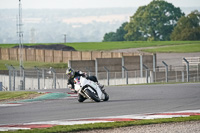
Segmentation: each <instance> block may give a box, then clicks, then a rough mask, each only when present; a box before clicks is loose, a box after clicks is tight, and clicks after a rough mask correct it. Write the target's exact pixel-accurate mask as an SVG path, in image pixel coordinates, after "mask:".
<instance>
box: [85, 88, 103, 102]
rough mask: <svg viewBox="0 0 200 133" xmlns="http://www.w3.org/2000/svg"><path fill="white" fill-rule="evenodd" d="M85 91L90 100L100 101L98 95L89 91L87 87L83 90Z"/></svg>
mask: <svg viewBox="0 0 200 133" xmlns="http://www.w3.org/2000/svg"><path fill="white" fill-rule="evenodd" d="M85 93H86V94H87V95H88V96H89V97H90V98H91V99H92V100H94V101H95V102H100V101H101V100H100V99H99V97H98V96H97V95H96V94H95V93H93V92H91V91H90V90H89V89H86V90H85Z"/></svg>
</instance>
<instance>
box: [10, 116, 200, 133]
mask: <svg viewBox="0 0 200 133" xmlns="http://www.w3.org/2000/svg"><path fill="white" fill-rule="evenodd" d="M199 120H200V116H190V117H177V118H167V119H154V120H137V121H124V122H109V123H95V124H82V125H68V126H55V127H52V128H46V129H32V130H18V131H8V132H7V133H13V132H14V133H37V132H39V133H66V132H75V131H89V130H94V129H113V128H119V127H128V126H137V125H149V124H161V123H172V122H185V121H199ZM105 132H106V131H105Z"/></svg>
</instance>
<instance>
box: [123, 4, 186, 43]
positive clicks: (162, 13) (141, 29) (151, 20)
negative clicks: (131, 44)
mask: <svg viewBox="0 0 200 133" xmlns="http://www.w3.org/2000/svg"><path fill="white" fill-rule="evenodd" d="M183 15H184V13H182V12H181V10H180V8H176V7H174V5H172V4H171V3H168V2H166V1H164V0H153V1H152V2H151V3H150V4H148V5H147V6H141V7H139V8H138V10H137V11H136V13H135V14H134V15H133V16H132V17H131V18H130V22H129V23H128V24H127V25H126V26H125V30H127V32H128V33H127V34H126V35H125V39H126V40H127V41H135V40H170V34H171V32H172V30H173V28H174V27H175V26H176V24H177V21H178V19H179V18H180V17H181V16H183Z"/></svg>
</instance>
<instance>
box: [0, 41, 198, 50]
mask: <svg viewBox="0 0 200 133" xmlns="http://www.w3.org/2000/svg"><path fill="white" fill-rule="evenodd" d="M49 44H52V43H49ZM49 44H47V43H43V45H49ZM182 44H200V41H123V42H80V43H66V44H65V45H67V46H71V47H74V48H75V49H76V50H78V51H103V50H114V49H127V48H143V47H156V46H167V45H182ZM16 45H18V44H0V47H2V48H11V47H13V46H16ZM24 45H39V44H24Z"/></svg>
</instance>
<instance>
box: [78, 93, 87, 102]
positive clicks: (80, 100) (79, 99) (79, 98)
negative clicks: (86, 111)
mask: <svg viewBox="0 0 200 133" xmlns="http://www.w3.org/2000/svg"><path fill="white" fill-rule="evenodd" d="M85 99H86V98H85V97H83V96H82V95H81V94H78V101H79V102H80V103H82V102H83V101H85Z"/></svg>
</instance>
